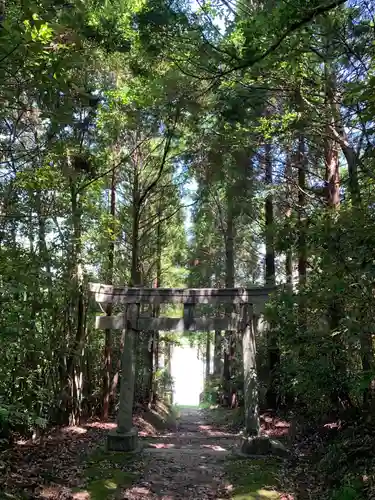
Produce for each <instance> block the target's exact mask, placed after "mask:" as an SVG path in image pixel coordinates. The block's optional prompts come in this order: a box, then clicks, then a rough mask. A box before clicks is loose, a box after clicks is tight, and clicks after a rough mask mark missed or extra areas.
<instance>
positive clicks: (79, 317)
mask: <svg viewBox="0 0 375 500" xmlns="http://www.w3.org/2000/svg"><path fill="white" fill-rule="evenodd" d="M70 194H71V211H72V226H73V227H72V245H71V248H72V249H71V273H72V275H71V281H72V283H73V291H72V293H73V295H72V299H73V302H72V306H73V307H72V312H73V313H74V312H75V314H74V316H75V320H76V326H75V338H74V341H73V345H72V348H71V355H70V357H69V359H68V363H67V375H68V379H69V388H70V415H69V423H70V424H71V425H77V424H79V422H80V418H81V413H82V395H83V394H82V384H83V380H82V377H83V375H82V366H81V362H82V358H83V354H84V340H85V311H84V288H83V269H82V241H81V215H82V203H81V199H80V195H79V194H78V192H77V190H76V186H75V184H74V182H73V181H72V180H71V182H70ZM73 324H74V323H73Z"/></svg>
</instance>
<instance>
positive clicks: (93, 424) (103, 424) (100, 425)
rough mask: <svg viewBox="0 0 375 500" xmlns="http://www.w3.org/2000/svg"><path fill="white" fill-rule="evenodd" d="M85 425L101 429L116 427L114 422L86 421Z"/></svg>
mask: <svg viewBox="0 0 375 500" xmlns="http://www.w3.org/2000/svg"><path fill="white" fill-rule="evenodd" d="M85 427H88V428H89V429H102V430H107V431H109V430H111V429H114V428H115V427H116V424H115V423H114V422H100V421H97V422H88V423H87V424H86V425H85Z"/></svg>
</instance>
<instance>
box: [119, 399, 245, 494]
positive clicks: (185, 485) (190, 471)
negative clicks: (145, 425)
mask: <svg viewBox="0 0 375 500" xmlns="http://www.w3.org/2000/svg"><path fill="white" fill-rule="evenodd" d="M148 443H149V444H148V445H147V447H146V448H145V449H144V450H143V455H144V460H145V467H144V473H143V475H142V477H141V478H140V479H139V480H138V481H137V483H136V484H135V485H133V487H131V488H128V489H126V490H124V491H123V492H122V494H121V496H120V497H119V498H122V499H128V500H142V499H148V500H154V499H163V500H180V499H181V500H182V499H185V500H208V499H210V500H211V499H212V500H214V499H224V498H230V497H231V496H230V485H229V484H228V482H227V481H226V479H225V477H224V461H225V458H226V456H228V454H231V450H232V449H233V448H234V447H235V446H238V438H237V437H236V435H234V434H230V433H226V432H222V431H220V430H217V429H214V428H213V427H212V426H211V425H210V424H209V423H208V422H205V420H204V413H203V412H201V411H199V410H196V409H186V410H182V411H181V417H180V420H179V423H178V426H177V429H176V432H173V433H170V434H165V435H163V436H160V437H158V438H154V439H152V440H148Z"/></svg>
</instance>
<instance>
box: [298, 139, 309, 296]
mask: <svg viewBox="0 0 375 500" xmlns="http://www.w3.org/2000/svg"><path fill="white" fill-rule="evenodd" d="M297 168H298V280H299V285H300V287H301V286H303V285H304V284H305V282H306V272H307V248H306V215H305V209H306V194H305V193H306V148H305V138H304V136H303V135H302V134H300V135H299V137H298V151H297Z"/></svg>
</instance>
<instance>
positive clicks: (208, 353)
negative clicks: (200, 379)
mask: <svg viewBox="0 0 375 500" xmlns="http://www.w3.org/2000/svg"><path fill="white" fill-rule="evenodd" d="M210 372H211V332H207V333H206V381H208V379H209V378H210Z"/></svg>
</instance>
